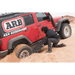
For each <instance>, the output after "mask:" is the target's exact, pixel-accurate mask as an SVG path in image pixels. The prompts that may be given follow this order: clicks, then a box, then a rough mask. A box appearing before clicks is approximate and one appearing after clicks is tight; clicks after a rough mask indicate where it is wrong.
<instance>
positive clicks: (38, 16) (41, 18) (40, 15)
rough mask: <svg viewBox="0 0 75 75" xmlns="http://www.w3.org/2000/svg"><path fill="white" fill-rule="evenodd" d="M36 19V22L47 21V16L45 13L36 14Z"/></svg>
mask: <svg viewBox="0 0 75 75" xmlns="http://www.w3.org/2000/svg"><path fill="white" fill-rule="evenodd" d="M36 17H37V20H38V22H40V21H43V20H46V19H47V15H46V14H45V13H36Z"/></svg>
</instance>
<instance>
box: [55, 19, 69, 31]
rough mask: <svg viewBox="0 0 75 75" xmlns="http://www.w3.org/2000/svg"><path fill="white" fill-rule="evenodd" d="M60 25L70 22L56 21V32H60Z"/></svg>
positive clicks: (64, 20)
mask: <svg viewBox="0 0 75 75" xmlns="http://www.w3.org/2000/svg"><path fill="white" fill-rule="evenodd" d="M62 23H68V24H69V23H70V21H69V20H68V19H67V18H62V19H60V20H58V21H57V26H56V32H59V31H60V28H61V24H62Z"/></svg>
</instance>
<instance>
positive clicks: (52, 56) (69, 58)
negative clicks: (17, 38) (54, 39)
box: [0, 16, 75, 63]
mask: <svg viewBox="0 0 75 75" xmlns="http://www.w3.org/2000/svg"><path fill="white" fill-rule="evenodd" d="M65 17H67V18H69V20H70V21H71V24H70V25H71V27H72V36H71V37H69V38H67V39H65V40H61V41H60V42H59V43H65V44H66V47H63V48H52V53H45V52H46V51H47V50H48V46H47V45H46V46H44V47H43V48H42V49H41V51H40V52H39V53H34V54H32V55H30V56H29V57H26V58H24V59H18V58H17V57H16V55H15V52H13V53H11V54H10V55H7V56H6V57H4V58H3V59H1V60H0V62H19V63H22V62H28V63H30V62H36V63H37V62H43V63H45V62H46V63H49V62H55V63H58V62H75V50H74V49H75V41H74V40H75V18H74V17H70V16H65Z"/></svg>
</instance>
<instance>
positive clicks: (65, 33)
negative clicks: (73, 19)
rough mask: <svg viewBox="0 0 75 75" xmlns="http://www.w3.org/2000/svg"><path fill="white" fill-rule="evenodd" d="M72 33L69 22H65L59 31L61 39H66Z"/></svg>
mask: <svg viewBox="0 0 75 75" xmlns="http://www.w3.org/2000/svg"><path fill="white" fill-rule="evenodd" d="M71 34H72V30H71V26H70V25H69V24H68V23H63V24H62V25H61V28H60V31H59V35H60V37H61V39H66V38H68V37H70V36H71Z"/></svg>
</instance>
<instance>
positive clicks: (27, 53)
mask: <svg viewBox="0 0 75 75" xmlns="http://www.w3.org/2000/svg"><path fill="white" fill-rule="evenodd" d="M28 56H29V52H28V51H27V50H23V51H22V52H21V54H20V59H22V58H25V57H28Z"/></svg>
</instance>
